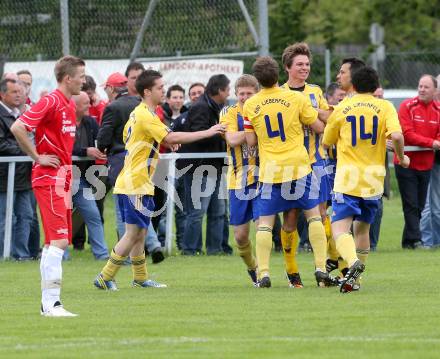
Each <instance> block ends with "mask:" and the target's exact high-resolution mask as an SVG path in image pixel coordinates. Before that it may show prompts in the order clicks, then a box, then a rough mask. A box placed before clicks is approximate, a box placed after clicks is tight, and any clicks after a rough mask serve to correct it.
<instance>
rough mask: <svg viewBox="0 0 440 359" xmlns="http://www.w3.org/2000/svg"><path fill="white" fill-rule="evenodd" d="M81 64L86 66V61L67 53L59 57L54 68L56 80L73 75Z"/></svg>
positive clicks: (59, 80)
mask: <svg viewBox="0 0 440 359" xmlns="http://www.w3.org/2000/svg"><path fill="white" fill-rule="evenodd" d="M81 66H86V63H85V62H84V60H83V59H80V58H79V57H76V56H70V55H69V56H64V57H62V58H60V59H59V60H58V61H57V62H56V64H55V70H54V72H55V77H56V79H57V82H58V83H60V82H61V81H63V79H64V77H66V76H75V74H76V69H77V68H78V67H81Z"/></svg>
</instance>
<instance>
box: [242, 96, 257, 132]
mask: <svg viewBox="0 0 440 359" xmlns="http://www.w3.org/2000/svg"><path fill="white" fill-rule="evenodd" d="M250 114H251V109H250V108H249V105H248V102H245V103H244V107H243V117H244V132H255V130H254V126H253V125H252V121H251V117H250Z"/></svg>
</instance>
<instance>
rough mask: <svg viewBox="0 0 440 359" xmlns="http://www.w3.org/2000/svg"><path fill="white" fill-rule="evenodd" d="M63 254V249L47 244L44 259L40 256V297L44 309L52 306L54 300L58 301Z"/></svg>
mask: <svg viewBox="0 0 440 359" xmlns="http://www.w3.org/2000/svg"><path fill="white" fill-rule="evenodd" d="M63 254H64V250H62V249H61V248H58V247H55V246H49V248H47V251H46V254H45V256H44V257H45V258H44V260H43V258H42V262H41V264H40V268H41V269H42V276H41V294H42V295H41V297H42V304H43V309H44V310H46V309H47V308H51V307H53V306H54V304H55V303H56V302H60V293H61V279H62V277H63V269H62V266H61V262H62V260H63Z"/></svg>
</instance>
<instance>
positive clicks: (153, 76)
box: [135, 70, 162, 97]
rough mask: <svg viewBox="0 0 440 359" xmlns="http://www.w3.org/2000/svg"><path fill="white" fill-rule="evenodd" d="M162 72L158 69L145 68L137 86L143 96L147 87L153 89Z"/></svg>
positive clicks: (137, 80)
mask: <svg viewBox="0 0 440 359" xmlns="http://www.w3.org/2000/svg"><path fill="white" fill-rule="evenodd" d="M161 77H162V74H161V73H160V72H159V71H156V70H144V71H143V72H142V73H141V74H140V75H139V76H138V78H137V79H136V83H135V87H136V91H137V92H138V94H139V95H141V97H144V91H145V89H148V90H151V89H152V88H153V86H154V83H155V82H156V80H157V79H160V78H161Z"/></svg>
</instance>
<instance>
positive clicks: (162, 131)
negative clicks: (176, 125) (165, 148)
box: [143, 116, 171, 143]
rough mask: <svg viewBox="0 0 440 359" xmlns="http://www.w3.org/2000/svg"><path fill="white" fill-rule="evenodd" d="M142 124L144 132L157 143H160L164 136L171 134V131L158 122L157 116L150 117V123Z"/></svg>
mask: <svg viewBox="0 0 440 359" xmlns="http://www.w3.org/2000/svg"><path fill="white" fill-rule="evenodd" d="M143 124H144V128H143V129H144V131H146V132H147V133H149V134H150V135H151V137H153V138H154V140H155V141H156V142H157V143H161V142H162V141H163V139H164V138H165V137H166V135H168V133H170V132H171V130H170V129H169V128H168V127H167V126H166V125H164V124H163V123H162V122H161V121H160V119H159V117H158V116H152V117H151V119H150V121H144V122H143Z"/></svg>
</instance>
